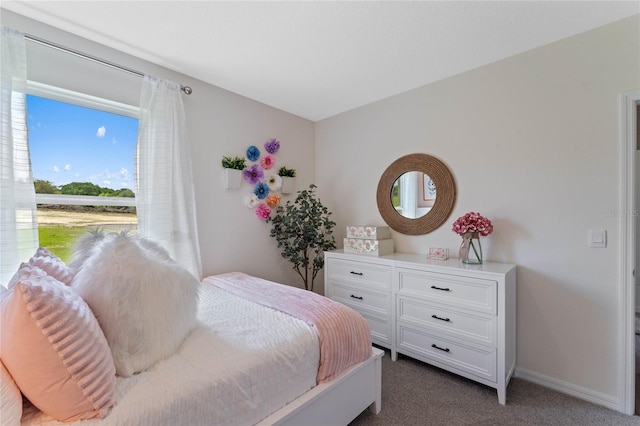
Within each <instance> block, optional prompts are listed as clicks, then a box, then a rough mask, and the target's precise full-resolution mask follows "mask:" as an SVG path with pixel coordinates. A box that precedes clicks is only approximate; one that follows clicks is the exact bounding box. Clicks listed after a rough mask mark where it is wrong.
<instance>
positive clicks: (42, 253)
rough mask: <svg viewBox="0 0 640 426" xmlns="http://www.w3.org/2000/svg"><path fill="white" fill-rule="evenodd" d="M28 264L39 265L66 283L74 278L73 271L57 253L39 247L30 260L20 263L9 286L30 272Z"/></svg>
mask: <svg viewBox="0 0 640 426" xmlns="http://www.w3.org/2000/svg"><path fill="white" fill-rule="evenodd" d="M28 266H37V267H38V268H40V269H42V270H43V271H44V272H46V273H47V275H49V276H51V277H53V278H55V279H56V280H58V281H60V282H62V283H64V284H65V285H69V284H71V280H72V279H73V272H72V271H71V269H70V268H69V267H68V266H67V265H66V264H65V263H64V262H63V261H62V260H61V259H60V258H58V257H57V256H56V255H55V254H53V253H51V252H50V251H49V250H47V249H46V248H44V247H38V249H37V250H36V252H35V254H34V255H33V256H31V259H29V261H28V262H26V263H22V264H20V267H19V268H18V270H17V271H16V273H15V274H14V275H13V277H11V279H10V280H9V283H8V284H7V287H8V288H13V286H14V285H15V284H16V283H17V282H18V281H19V280H20V279H21V278H23V274H27V275H28V274H29V273H30V268H28Z"/></svg>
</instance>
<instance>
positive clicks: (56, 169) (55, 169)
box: [51, 166, 60, 173]
mask: <svg viewBox="0 0 640 426" xmlns="http://www.w3.org/2000/svg"><path fill="white" fill-rule="evenodd" d="M51 170H53V171H54V172H56V173H58V172H59V171H60V167H58V166H53V167H51Z"/></svg>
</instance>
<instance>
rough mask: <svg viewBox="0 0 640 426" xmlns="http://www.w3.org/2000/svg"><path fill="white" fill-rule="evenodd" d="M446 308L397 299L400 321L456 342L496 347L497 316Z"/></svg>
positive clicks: (413, 300)
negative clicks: (447, 336) (445, 336)
mask: <svg viewBox="0 0 640 426" xmlns="http://www.w3.org/2000/svg"><path fill="white" fill-rule="evenodd" d="M446 306H447V305H442V304H435V303H429V302H424V301H421V300H418V299H415V298H413V299H409V298H406V297H404V296H398V303H397V308H396V317H397V319H398V321H399V322H403V323H405V324H408V325H414V326H416V327H424V328H425V329H430V330H433V331H436V332H440V333H446V334H448V335H450V336H454V337H456V338H457V339H459V340H463V341H472V342H476V343H479V344H482V345H489V346H493V347H496V346H497V337H496V336H497V321H498V319H497V317H496V316H494V315H482V314H474V313H470V312H468V311H459V310H454V309H447V308H446Z"/></svg>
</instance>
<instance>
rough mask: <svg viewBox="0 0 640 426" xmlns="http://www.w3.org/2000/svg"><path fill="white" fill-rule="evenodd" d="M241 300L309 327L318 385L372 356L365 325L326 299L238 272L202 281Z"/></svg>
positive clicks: (353, 313) (354, 313) (338, 305)
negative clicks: (315, 342) (313, 335)
mask: <svg viewBox="0 0 640 426" xmlns="http://www.w3.org/2000/svg"><path fill="white" fill-rule="evenodd" d="M203 282H207V283H210V284H213V285H215V286H217V287H219V288H222V289H223V290H226V291H228V292H230V293H232V294H234V295H236V296H239V297H242V298H243V299H247V300H250V301H252V302H254V303H258V304H260V305H263V306H267V307H269V308H271V309H275V310H277V311H280V312H284V313H286V314H289V315H291V316H294V317H296V318H298V319H300V320H302V321H304V322H306V323H307V324H308V325H309V326H311V327H312V328H313V329H314V330H315V332H316V333H317V335H318V340H319V342H320V365H319V367H318V374H317V376H316V381H317V383H322V382H327V381H329V380H332V379H333V378H334V377H336V376H337V375H339V374H340V373H341V372H342V371H344V370H346V369H347V368H349V367H350V366H352V365H354V364H357V363H358V362H361V361H364V360H366V359H367V358H369V356H371V334H370V331H369V325H368V324H367V321H366V320H365V319H364V318H363V317H362V316H361V315H360V314H359V313H357V312H356V311H354V310H353V309H351V308H349V307H347V306H345V305H343V304H341V303H338V302H335V301H333V300H331V299H329V298H327V297H324V296H320V295H318V294H315V293H313V292H310V291H307V290H302V289H299V288H295V287H291V286H287V285H283V284H278V283H274V282H271V281H267V280H263V279H261V278H256V277H253V276H250V275H247V274H243V273H240V272H231V273H228V274H221V275H215V276H210V277H207V278H205V279H204V280H203Z"/></svg>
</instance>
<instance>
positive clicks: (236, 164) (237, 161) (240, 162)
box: [222, 156, 247, 170]
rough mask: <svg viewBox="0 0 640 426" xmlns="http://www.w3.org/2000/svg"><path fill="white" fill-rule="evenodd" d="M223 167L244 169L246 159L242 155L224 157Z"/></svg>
mask: <svg viewBox="0 0 640 426" xmlns="http://www.w3.org/2000/svg"><path fill="white" fill-rule="evenodd" d="M222 167H224V168H225V169H236V170H244V168H245V167H247V164H246V160H245V159H244V158H242V157H237V156H236V157H233V158H231V157H222Z"/></svg>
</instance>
